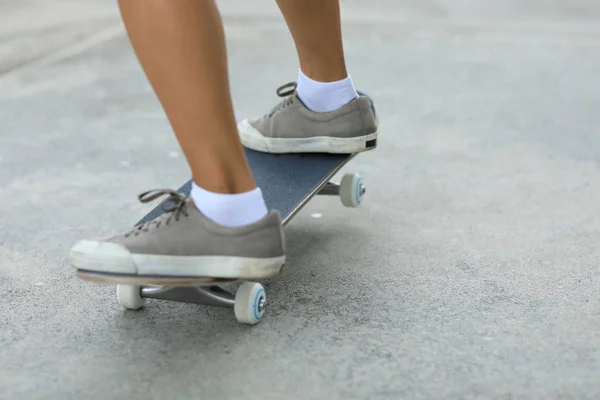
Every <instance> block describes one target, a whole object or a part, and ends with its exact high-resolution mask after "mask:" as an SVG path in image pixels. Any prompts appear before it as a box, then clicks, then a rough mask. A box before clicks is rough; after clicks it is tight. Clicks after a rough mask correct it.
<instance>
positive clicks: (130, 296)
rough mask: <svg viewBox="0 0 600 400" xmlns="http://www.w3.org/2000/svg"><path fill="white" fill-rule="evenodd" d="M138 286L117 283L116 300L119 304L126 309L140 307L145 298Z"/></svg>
mask: <svg viewBox="0 0 600 400" xmlns="http://www.w3.org/2000/svg"><path fill="white" fill-rule="evenodd" d="M141 292H142V288H141V287H140V286H130V285H117V300H118V301H119V304H120V305H121V306H122V307H123V308H126V309H128V310H138V309H140V308H142V306H143V305H144V303H146V299H145V298H143V297H142V295H141Z"/></svg>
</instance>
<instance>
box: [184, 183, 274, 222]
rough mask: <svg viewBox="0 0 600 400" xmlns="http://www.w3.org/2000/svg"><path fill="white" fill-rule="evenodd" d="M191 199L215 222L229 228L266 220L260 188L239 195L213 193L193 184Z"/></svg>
mask: <svg viewBox="0 0 600 400" xmlns="http://www.w3.org/2000/svg"><path fill="white" fill-rule="evenodd" d="M191 198H192V200H193V201H194V204H196V207H198V209H199V210H200V211H201V212H202V213H203V214H204V215H206V216H207V217H208V218H209V219H210V220H212V221H213V222H215V223H217V224H219V225H223V226H229V227H235V226H243V225H248V224H251V223H253V222H256V221H259V220H261V219H262V218H264V217H265V216H266V215H267V213H268V210H267V205H266V204H265V200H264V199H263V194H262V191H261V190H260V188H256V189H254V190H251V191H249V192H245V193H237V194H224V193H213V192H209V191H208V190H205V189H202V188H201V187H200V186H198V185H196V184H195V183H192V193H191Z"/></svg>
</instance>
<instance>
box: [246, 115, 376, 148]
mask: <svg viewBox="0 0 600 400" xmlns="http://www.w3.org/2000/svg"><path fill="white" fill-rule="evenodd" d="M238 131H239V133H240V138H241V141H242V144H243V145H244V146H245V147H247V148H249V149H252V150H256V151H262V152H265V153H336V154H352V153H359V152H362V151H366V150H370V149H371V148H372V147H367V143H369V142H374V141H375V140H377V132H375V133H371V134H369V135H365V136H357V137H353V138H338V137H331V136H317V137H310V138H301V139H282V138H267V137H265V136H263V135H262V134H261V133H260V132H259V131H258V130H257V129H256V128H254V127H253V126H252V125H251V124H250V122H248V120H247V119H245V120H243V121H241V122H240V123H239V124H238Z"/></svg>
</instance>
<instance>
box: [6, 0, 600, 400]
mask: <svg viewBox="0 0 600 400" xmlns="http://www.w3.org/2000/svg"><path fill="white" fill-rule="evenodd" d="M222 3H223V4H222V6H223V13H224V16H225V20H226V29H227V31H228V35H229V53H230V63H231V67H232V69H231V80H232V87H233V95H234V99H235V106H236V113H237V114H238V117H244V116H248V115H254V114H258V113H262V112H263V111H265V110H266V109H267V108H269V107H271V106H272V105H273V104H274V101H275V95H274V89H275V88H276V87H277V86H278V85H280V84H282V83H285V82H287V81H289V80H292V79H295V74H296V68H297V66H296V58H295V54H294V51H293V46H292V42H291V39H290V36H289V34H288V33H287V32H286V30H285V26H284V25H283V22H282V20H281V19H280V18H279V17H278V14H277V9H276V7H275V6H274V4H273V3H272V2H269V1H266V0H265V1H262V0H261V1H254V2H247V1H242V0H235V1H233V0H231V1H229V0H228V1H226V2H225V1H224V2H222ZM342 3H343V7H344V21H345V25H344V29H345V40H346V49H347V55H348V62H349V66H350V72H351V74H352V76H353V77H354V80H355V82H357V84H358V85H359V87H360V89H362V90H365V91H368V92H369V93H370V94H371V95H372V96H373V97H374V98H375V99H376V101H377V103H378V106H379V110H380V113H381V140H380V147H379V149H378V150H377V151H375V152H372V153H369V154H365V155H363V156H361V157H358V158H357V159H356V160H355V161H354V162H353V163H352V164H350V165H349V166H348V167H347V168H346V170H348V171H356V172H359V173H361V174H362V175H363V177H364V179H365V180H366V182H367V185H368V196H367V201H366V203H365V204H364V206H363V207H362V208H359V209H344V208H343V207H341V205H340V204H339V201H338V200H337V199H334V198H318V199H315V200H314V201H313V202H311V203H310V205H309V206H308V207H307V208H306V209H305V210H304V211H303V212H302V213H301V214H300V215H298V216H297V217H296V219H295V220H294V221H293V223H292V224H291V225H289V227H288V228H287V235H288V241H289V252H290V253H289V263H288V267H287V268H286V270H285V271H284V273H283V274H282V275H281V276H280V277H279V278H278V279H273V280H271V281H268V282H266V283H265V284H266V287H267V293H268V296H269V301H270V305H269V310H268V313H267V315H266V318H265V320H264V321H263V322H261V323H260V324H259V325H257V326H254V327H246V326H241V325H239V324H238V323H237V322H236V321H235V318H234V317H233V315H232V313H231V312H230V311H228V310H221V309H211V308H206V307H201V306H194V305H186V304H177V303H168V302H159V301H148V303H147V306H146V308H145V309H143V310H142V311H137V312H131V311H124V310H122V309H121V308H120V307H119V306H118V304H117V303H116V299H115V288H114V287H112V286H103V285H93V284H89V283H86V282H82V281H79V280H77V279H75V278H74V277H73V276H72V274H71V272H70V271H69V269H68V267H67V263H66V255H67V252H68V249H69V247H70V246H71V244H72V243H73V242H74V241H75V240H78V239H80V238H82V237H88V236H96V235H100V234H102V235H104V234H109V233H112V232H115V231H118V230H122V229H126V228H127V227H129V226H130V225H131V224H133V223H134V222H135V221H137V220H138V218H139V217H141V216H142V215H143V214H144V213H145V212H146V211H147V210H148V207H146V206H142V205H140V204H138V203H137V200H136V195H137V194H138V193H139V192H141V191H143V190H146V189H150V188H155V187H175V186H177V185H179V184H180V183H182V182H183V181H184V180H185V179H187V178H188V175H189V172H188V169H187V166H186V164H185V162H184V159H183V157H182V156H181V153H180V150H179V148H178V146H177V143H176V141H175V139H174V137H173V135H172V134H171V133H170V129H169V126H168V124H167V122H166V121H165V118H164V116H163V114H162V112H161V109H160V107H159V105H158V103H157V101H156V99H155V98H154V96H153V94H152V92H151V90H150V89H149V87H148V84H147V83H146V81H145V79H144V77H143V75H142V73H141V70H140V68H139V66H138V64H137V62H136V60H135V58H134V56H133V55H132V53H131V49H130V46H129V44H128V42H127V40H126V38H125V36H124V34H123V31H122V28H121V27H120V22H119V19H118V14H117V9H116V6H115V4H114V2H101V1H92V0H89V1H81V0H78V1H74V0H71V1H67V0H55V1H53V2H44V1H42V0H5V1H3V2H2V3H0V204H2V211H1V212H0V221H1V222H0V293H1V295H0V300H1V301H0V393H1V395H0V398H2V399H6V400H9V399H108V398H111V399H112V398H114V399H120V398H129V399H153V398H156V399H165V398H169V399H170V398H176V399H186V398H202V399H241V398H246V399H283V398H285V399H296V398H297V399H313V398H314V399H400V398H406V399H429V398H432V399H433V398H435V399H466V398H488V399H490V398H497V399H509V398H519V399H525V398H527V399H542V398H543V399H597V398H599V397H600V372H599V369H600V347H599V346H600V336H599V331H600V290H599V275H600V267H599V264H598V260H599V258H600V250H599V248H598V243H600V230H599V229H600V169H599V166H600V112H599V110H600V91H599V89H600V5H599V4H598V3H597V2H595V1H593V0H578V1H567V0H562V1H553V2H546V1H542V0H536V1H532V0H529V1H517V0H512V1H504V2H496V1H493V0H486V1H480V0H477V1H476V0H448V1H445V2H436V1H414V0H402V1H397V0H377V1H374V0H372V1H368V2H367V1H358V0H348V1H343V2H342ZM314 213H321V214H323V217H322V218H321V219H315V218H312V214H314Z"/></svg>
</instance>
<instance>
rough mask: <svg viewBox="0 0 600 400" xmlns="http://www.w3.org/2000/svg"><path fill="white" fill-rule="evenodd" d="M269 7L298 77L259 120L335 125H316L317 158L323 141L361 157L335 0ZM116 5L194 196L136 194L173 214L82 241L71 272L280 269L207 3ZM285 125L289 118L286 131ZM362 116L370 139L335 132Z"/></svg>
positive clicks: (217, 23) (250, 272) (288, 1)
mask: <svg viewBox="0 0 600 400" xmlns="http://www.w3.org/2000/svg"><path fill="white" fill-rule="evenodd" d="M278 4H279V6H280V9H281V10H282V12H283V14H284V16H285V18H286V21H287V23H288V26H289V27H290V31H291V33H292V35H293V37H294V40H295V43H296V47H297V50H298V55H299V59H300V64H301V72H300V73H299V79H300V81H299V87H298V91H297V93H294V94H293V95H292V96H290V97H289V98H288V99H286V100H284V101H285V102H286V107H281V110H283V109H287V111H285V112H283V113H280V112H275V113H272V114H271V115H270V117H269V118H261V119H260V120H261V121H262V122H263V123H268V122H269V121H275V122H276V123H275V124H270V126H271V128H272V127H273V126H275V125H281V123H282V122H283V126H282V128H283V131H285V130H286V129H290V128H293V125H294V124H296V125H298V124H303V123H307V124H313V128H314V126H315V124H317V125H318V124H321V125H322V126H323V128H327V127H332V132H335V133H336V134H338V136H339V137H333V138H331V137H330V136H331V135H330V136H327V135H325V134H326V133H327V129H324V130H323V131H324V133H325V134H324V136H323V138H324V140H323V141H321V142H319V143H316V145H317V146H321V148H318V149H317V151H323V152H327V151H329V150H331V148H330V147H331V143H332V141H333V142H335V143H333V144H335V145H336V146H338V147H339V143H338V142H340V141H341V142H343V143H344V145H345V147H344V149H346V150H347V149H349V146H352V145H356V143H359V146H358V147H357V148H355V149H350V151H348V152H353V151H361V150H365V145H364V143H365V140H364V139H365V138H366V134H370V135H372V134H373V133H374V132H375V125H376V124H375V121H374V120H375V118H374V115H370V113H373V112H374V111H372V110H371V106H370V103H369V102H368V100H367V99H364V98H363V99H359V96H358V94H357V92H356V90H355V89H354V86H353V84H352V81H351V80H350V78H349V77H348V75H347V72H346V66H345V62H344V54H343V48H342V39H341V29H340V15H339V4H338V0H302V1H299V0H278ZM119 5H120V8H121V13H122V16H123V20H124V22H125V26H126V28H127V32H128V34H129V37H130V39H131V43H132V45H133V47H134V49H135V52H136V54H137V56H138V59H139V61H140V63H141V65H142V67H143V69H144V71H145V73H146V75H147V77H148V80H149V81H150V83H151V85H152V87H153V89H154V91H155V92H156V94H157V96H158V98H159V100H160V102H161V104H162V106H163V108H164V110H165V112H166V114H167V117H168V119H169V121H170V123H171V126H172V127H173V130H174V132H175V134H176V136H177V139H178V141H179V143H180V145H181V147H182V149H183V152H184V153H185V156H186V158H187V161H188V163H189V166H190V169H191V171H192V176H193V181H194V184H193V189H192V195H191V199H185V198H182V197H181V196H179V195H177V194H176V193H171V192H169V193H160V192H159V193H156V194H147V195H144V196H141V198H140V199H141V200H143V201H148V200H152V199H154V198H156V197H158V196H159V195H161V194H168V195H169V196H170V197H169V199H170V200H171V208H170V209H169V210H168V212H166V213H165V215H164V216H163V217H160V218H159V219H157V220H155V221H153V222H150V223H147V224H144V225H143V226H139V227H137V228H136V229H134V230H133V231H131V232H128V233H126V234H124V235H119V236H116V237H114V238H110V239H108V240H102V241H97V240H94V241H89V240H87V241H82V242H79V243H78V244H76V245H75V246H74V248H73V249H72V251H71V263H72V265H73V266H74V267H76V268H79V269H84V270H91V271H98V272H106V273H122V274H129V275H156V274H158V275H185V276H212V277H225V278H263V277H267V276H271V275H274V274H276V273H278V272H279V269H280V267H281V265H282V264H283V260H284V240H283V232H282V228H281V223H280V219H279V216H278V214H277V213H273V212H271V213H269V212H268V210H267V208H266V205H265V203H264V200H263V198H262V193H261V191H260V189H259V188H256V185H255V182H254V180H253V177H252V173H251V171H250V168H249V166H248V163H247V160H246V159H245V155H244V151H243V147H242V143H241V142H240V133H238V127H237V126H236V122H235V119H234V113H233V107H232V101H231V96H230V89H229V83H228V71H227V59H226V48H225V38H224V33H223V26H222V21H221V18H220V15H219V12H218V10H217V7H216V5H215V3H214V1H209V0H202V1H198V0H177V1H171V0H120V2H119ZM257 51H260V49H257ZM295 99H298V100H297V101H296V104H294V101H295ZM300 99H301V100H302V101H300ZM361 102H362V103H361ZM365 102H366V103H365ZM365 104H367V105H366V106H365ZM287 106H291V107H287ZM299 107H304V108H305V110H304V112H303V115H304V114H306V115H308V117H307V118H305V119H298V118H295V119H294V116H293V114H290V112H292V113H293V112H298V110H300V108H299ZM344 107H346V108H348V107H350V112H349V110H348V109H344V110H342V111H341V112H340V116H339V117H338V116H336V115H335V113H336V112H337V111H338V110H340V109H342V108H344ZM290 110H291V111H290ZM294 110H295V111H294ZM323 113H327V114H328V116H327V118H325V120H326V121H329V122H328V123H327V124H326V125H323V121H321V120H320V119H319V118H320V115H321V114H323ZM313 114H314V115H313ZM348 115H350V117H348ZM286 118H287V119H290V118H292V119H293V120H294V122H292V123H288V124H286V123H285V122H286ZM348 118H354V119H348ZM365 118H366V119H368V120H369V123H370V124H371V125H373V129H372V130H373V132H364V131H357V132H349V131H348V130H346V131H342V132H341V134H340V128H339V127H340V126H349V122H353V121H356V125H360V127H361V129H363V127H364V126H365V123H364V121H363V120H364V119H365ZM277 121H279V122H277ZM245 122H246V124H247V125H248V126H247V127H246V129H245V132H246V133H247V134H248V132H250V134H251V135H255V136H256V134H257V133H258V134H259V135H264V137H265V138H267V139H268V140H271V139H272V138H269V136H270V135H271V136H273V135H274V132H273V131H272V130H270V131H266V130H262V131H261V129H262V127H261V126H260V125H255V124H254V123H253V122H252V121H245ZM336 124H337V125H336ZM367 125H368V124H367ZM363 130H364V129H363ZM299 131H302V129H299ZM283 136H284V139H285V140H286V142H288V140H287V139H290V140H289V143H290V144H289V145H284V146H283V147H287V148H290V147H291V148H292V150H293V147H294V146H296V145H295V143H296V142H295V140H296V139H298V138H294V137H290V138H285V132H284V135H283ZM242 138H244V136H243V135H242ZM357 138H358V139H359V140H356V139H357ZM255 139H256V137H253V138H252V140H255ZM300 139H306V138H300ZM361 140H362V144H360V142H361ZM269 143H270V142H269ZM313 146H314V144H313ZM361 146H362V147H361ZM248 147H253V146H252V145H249V146H248ZM259 147H260V144H259ZM334 147H335V146H334ZM258 150H264V149H260V148H258ZM266 150H267V151H268V149H266ZM314 150H315V149H314V147H313V148H312V149H309V151H314ZM299 151H302V149H300V150H299ZM174 265H176V266H177V267H175V266H174Z"/></svg>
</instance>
